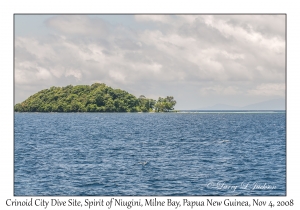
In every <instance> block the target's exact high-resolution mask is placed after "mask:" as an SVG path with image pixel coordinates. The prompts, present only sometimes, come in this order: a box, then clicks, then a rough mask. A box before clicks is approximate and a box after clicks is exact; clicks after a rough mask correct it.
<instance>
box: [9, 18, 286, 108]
mask: <svg viewBox="0 0 300 210" xmlns="http://www.w3.org/2000/svg"><path fill="white" fill-rule="evenodd" d="M276 23H277V24H276ZM45 24H46V26H47V27H48V30H49V32H48V35H47V36H39V35H36V36H31V37H26V36H18V35H17V36H16V37H15V84H16V87H17V88H16V91H19V89H22V86H23V85H31V86H32V87H36V88H29V89H28V91H32V92H28V94H27V95H24V96H23V98H22V97H21V98H16V101H17V102H20V101H22V100H24V99H26V98H27V97H28V96H29V95H30V94H32V93H34V92H33V91H38V90H40V89H43V88H48V87H51V86H54V85H55V86H65V85H68V84H73V85H76V84H92V83H93V82H95V81H98V82H104V83H106V84H108V85H111V86H113V87H115V88H122V89H125V90H127V91H129V92H130V91H131V92H132V93H134V94H136V95H140V94H144V95H160V94H161V95H162V96H163V94H168V95H171V94H173V95H174V96H175V98H176V95H177V96H178V97H179V96H180V97H182V98H183V100H185V101H187V102H186V103H188V101H191V98H190V97H192V96H190V95H189V94H185V91H191V90H195V92H194V97H196V98H197V97H199V98H201V97H204V96H205V97H206V99H207V100H210V99H211V98H212V97H216V98H215V99H214V100H216V99H217V98H218V96H224V95H227V96H229V95H230V96H231V97H234V96H237V97H238V96H241V95H243V96H249V100H252V101H253V100H255V97H259V96H262V95H264V96H266V97H274V96H281V97H284V91H283V89H282V87H284V86H285V16H284V15H277V16H276V15H275V16H273V15H215V16H210V15H135V16H134V18H133V20H132V27H126V26H125V25H124V24H122V23H121V22H120V24H112V23H110V22H109V21H107V20H106V21H105V20H102V19H101V18H100V17H97V16H84V15H62V16H54V17H52V18H50V19H48V20H47V21H46V22H45ZM142 91H143V92H142ZM191 95H192V94H191ZM184 96H186V98H184ZM18 97H19V96H18ZM219 98H221V97H219ZM193 100H194V99H193ZM198 102H199V103H201V102H200V99H199V101H198ZM200 106H202V105H198V107H200Z"/></svg>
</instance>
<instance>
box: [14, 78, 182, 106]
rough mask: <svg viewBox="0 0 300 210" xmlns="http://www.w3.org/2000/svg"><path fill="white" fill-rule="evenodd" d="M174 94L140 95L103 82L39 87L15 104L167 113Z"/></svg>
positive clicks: (173, 101)
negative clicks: (151, 96)
mask: <svg viewBox="0 0 300 210" xmlns="http://www.w3.org/2000/svg"><path fill="white" fill-rule="evenodd" d="M175 104H176V101H175V100H174V97H173V96H167V97H166V98H162V97H159V98H158V100H154V99H150V98H146V97H145V96H144V95H141V96H140V97H139V98H137V97H136V96H134V95H133V94H130V93H128V92H126V91H124V90H121V89H113V88H111V87H109V86H107V85H106V84H104V83H94V84H92V85H91V86H89V85H76V86H73V85H68V86H66V87H51V88H49V89H44V90H41V91H39V92H37V93H35V94H34V95H32V96H30V97H29V98H27V99H26V100H25V101H23V102H21V103H18V104H16V105H15V106H14V111H15V112H170V111H172V110H174V106H175Z"/></svg>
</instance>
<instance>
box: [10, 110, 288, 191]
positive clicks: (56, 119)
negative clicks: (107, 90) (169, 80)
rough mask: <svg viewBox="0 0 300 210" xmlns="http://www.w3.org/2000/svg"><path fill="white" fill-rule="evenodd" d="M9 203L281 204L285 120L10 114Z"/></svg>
mask: <svg viewBox="0 0 300 210" xmlns="http://www.w3.org/2000/svg"><path fill="white" fill-rule="evenodd" d="M14 117H15V121H14V195H16V196H20V195H28V196H37V195H56V196H61V195H96V196H119V195H120V196H129V195H136V196H146V195H147V196H152V195H155V196H165V195H172V196H181V195H182V196H194V195H198V196H201V195H286V114H285V112H284V111H283V112H280V111H270V112H259V111H256V112H249V111H248V112H247V111H246V112H241V111H236V112H234V111H227V112H226V111H225V112H221V111H215V112H199V111H182V112H179V113H15V116H14Z"/></svg>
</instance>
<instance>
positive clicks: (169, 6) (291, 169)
mask: <svg viewBox="0 0 300 210" xmlns="http://www.w3.org/2000/svg"><path fill="white" fill-rule="evenodd" d="M3 2H5V3H3ZM297 6H298V5H297V3H296V1H295V0H291V1H283V0H280V1H261V0H260V1H258V0H255V1H253V0H252V1H240V0H234V1H222V0H218V1H216V0H211V1H203V2H200V1H197V0H193V1H170V0H168V1H161V0H154V1H151V3H150V1H141V0H134V1H121V0H120V1H116V0H113V1H99V0H92V1H75V0H73V1H61V0H54V1H38V0H30V1H21V0H15V1H10V2H9V1H2V3H1V4H0V10H1V13H0V14H1V18H0V25H1V33H0V42H1V45H0V46H1V63H0V64H1V69H0V84H1V86H0V87H1V88H0V89H1V107H0V110H1V113H0V119H1V120H0V128H1V136H0V137H1V138H0V139H1V146H0V161H1V170H0V171H1V173H0V174H1V179H0V180H1V181H0V189H1V190H0V193H1V195H0V208H1V209H14V208H12V207H7V206H6V205H5V201H6V199H8V198H10V199H15V198H17V197H13V14H14V13H286V14H287V55H288V57H287V88H288V92H287V151H288V152H287V160H288V163H287V174H288V179H287V196H286V197H257V198H259V199H263V200H266V201H269V200H273V201H277V200H278V201H279V200H290V199H294V200H296V202H295V205H294V206H293V207H290V209H299V206H300V205H299V199H297V198H299V193H298V190H299V189H300V185H299V181H298V179H297V177H299V163H298V162H299V157H298V154H299V139H298V137H299V136H300V135H299V131H300V129H299V125H298V124H299V123H298V118H299V111H298V109H299V107H300V104H299V100H298V99H299V92H300V89H299V85H298V83H299V70H300V69H299V47H300V45H299V37H300V36H299V35H300V34H299V17H300V16H299V10H298V9H297V8H299V7H297ZM274 164H276V163H274ZM297 194H298V196H297ZM43 198H45V197H43ZM52 198H53V197H52ZM64 198H65V199H67V197H64ZM129 198H130V199H132V197H129ZM207 198H208V197H199V199H200V200H206V199H207ZM212 198H214V199H216V200H224V199H225V197H212ZM253 198H254V197H242V199H240V198H237V199H238V200H249V201H252V199H253ZM20 199H22V200H25V199H26V197H23V198H20ZM49 199H51V198H49ZM174 199H175V198H174ZM179 199H181V198H179ZM191 199H192V198H191ZM231 199H233V197H231ZM82 200H83V199H82ZM297 207H298V208H297ZM275 208H276V209H277V208H279V207H275ZM33 209H42V208H38V207H36V208H33ZM47 209H49V208H47ZM50 209H55V208H50ZM62 209H71V208H62ZM80 209H85V208H80ZM93 209H99V208H93ZM105 209H106V208H105ZM122 209H126V208H122ZM133 209H135V208H133ZM143 209H146V208H143ZM157 209H158V208H157ZM167 209H168V208H167ZM169 209H174V208H169ZM180 209H183V208H180ZM186 209H190V208H186ZM194 209H195V208H194ZM201 209H210V208H207V207H205V208H203V207H202V208H201ZM217 209H220V208H217ZM227 209H228V207H227ZM238 209H243V208H238ZM251 209H253V208H251ZM259 209H271V208H270V207H265V208H263V207H260V208H259Z"/></svg>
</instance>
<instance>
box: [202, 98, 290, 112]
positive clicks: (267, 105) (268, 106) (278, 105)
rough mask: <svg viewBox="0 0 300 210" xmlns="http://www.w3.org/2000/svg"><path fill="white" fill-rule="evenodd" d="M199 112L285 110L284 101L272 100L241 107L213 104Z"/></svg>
mask: <svg viewBox="0 0 300 210" xmlns="http://www.w3.org/2000/svg"><path fill="white" fill-rule="evenodd" d="M199 110H285V99H272V100H268V101H263V102H260V103H254V104H249V105H247V106H243V107H239V106H230V105H227V104H215V105H213V106H209V107H203V108H200V109H199Z"/></svg>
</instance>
